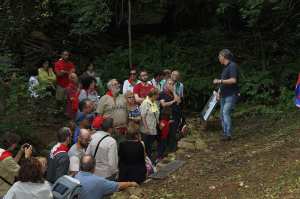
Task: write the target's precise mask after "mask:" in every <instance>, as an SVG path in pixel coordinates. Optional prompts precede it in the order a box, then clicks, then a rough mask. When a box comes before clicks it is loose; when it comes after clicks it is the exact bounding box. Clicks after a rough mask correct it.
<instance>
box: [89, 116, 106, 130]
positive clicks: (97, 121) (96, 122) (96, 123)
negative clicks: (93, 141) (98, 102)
mask: <svg viewBox="0 0 300 199" xmlns="http://www.w3.org/2000/svg"><path fill="white" fill-rule="evenodd" d="M104 119H105V118H104V117H103V116H99V115H98V116H97V117H95V119H94V120H93V123H92V128H93V129H96V130H99V129H100V128H101V126H102V123H103V121H104Z"/></svg>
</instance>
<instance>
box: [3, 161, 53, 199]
mask: <svg viewBox="0 0 300 199" xmlns="http://www.w3.org/2000/svg"><path fill="white" fill-rule="evenodd" d="M17 180H18V181H17V182H16V183H14V185H13V186H12V187H11V188H10V189H9V190H8V192H7V194H6V195H5V196H4V199H18V198H22V199H40V198H43V199H52V198H53V195H52V192H51V187H50V184H49V183H48V182H47V181H45V180H44V178H43V166H42V164H41V162H40V161H39V160H38V159H36V158H29V159H25V160H24V161H22V163H21V168H20V171H19V175H18V177H17Z"/></svg>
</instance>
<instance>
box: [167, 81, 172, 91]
mask: <svg viewBox="0 0 300 199" xmlns="http://www.w3.org/2000/svg"><path fill="white" fill-rule="evenodd" d="M173 88H174V81H172V80H168V81H167V83H166V89H167V90H169V91H173Z"/></svg>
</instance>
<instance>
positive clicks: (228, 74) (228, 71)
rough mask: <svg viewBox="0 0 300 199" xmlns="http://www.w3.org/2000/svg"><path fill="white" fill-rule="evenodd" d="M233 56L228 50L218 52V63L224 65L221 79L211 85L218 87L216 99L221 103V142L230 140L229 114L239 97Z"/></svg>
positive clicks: (237, 75) (215, 80) (237, 76)
mask: <svg viewBox="0 0 300 199" xmlns="http://www.w3.org/2000/svg"><path fill="white" fill-rule="evenodd" d="M232 59H233V55H232V53H231V52H230V51H229V50H228V49H223V50H221V51H220V52H219V62H220V63H221V64H222V65H224V66H225V67H224V69H223V72H222V74H221V79H214V81H213V83H214V84H218V85H220V92H219V93H218V99H220V101H221V110H220V115H221V122H222V127H223V134H224V136H223V138H222V140H223V141H229V140H231V134H232V126H231V116H230V115H231V112H232V110H233V109H234V107H235V104H236V101H237V98H238V96H239V93H240V91H239V86H238V80H239V72H238V68H237V65H236V63H235V62H233V61H232Z"/></svg>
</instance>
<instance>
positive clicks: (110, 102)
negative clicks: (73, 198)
mask: <svg viewBox="0 0 300 199" xmlns="http://www.w3.org/2000/svg"><path fill="white" fill-rule="evenodd" d="M107 88H108V92H107V93H106V94H105V95H104V96H102V97H101V98H100V101H99V103H98V106H97V109H96V112H97V113H98V114H100V115H102V116H103V117H104V118H112V119H113V121H114V123H113V127H114V129H115V131H116V132H117V133H121V134H122V133H123V132H125V131H126V126H127V117H128V116H127V102H126V99H125V97H124V96H123V95H122V94H120V84H119V82H118V81H117V80H116V79H111V80H109V81H108V83H107Z"/></svg>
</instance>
